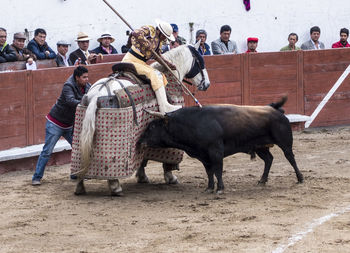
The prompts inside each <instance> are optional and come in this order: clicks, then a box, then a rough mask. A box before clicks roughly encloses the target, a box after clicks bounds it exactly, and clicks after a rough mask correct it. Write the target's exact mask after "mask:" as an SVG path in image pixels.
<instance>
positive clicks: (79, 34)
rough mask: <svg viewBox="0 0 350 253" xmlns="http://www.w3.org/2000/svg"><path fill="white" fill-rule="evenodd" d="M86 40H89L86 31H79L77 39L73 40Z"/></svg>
mask: <svg viewBox="0 0 350 253" xmlns="http://www.w3.org/2000/svg"><path fill="white" fill-rule="evenodd" d="M87 40H91V39H90V38H89V36H88V35H87V34H86V33H83V32H79V33H78V36H77V39H76V40H75V41H87Z"/></svg>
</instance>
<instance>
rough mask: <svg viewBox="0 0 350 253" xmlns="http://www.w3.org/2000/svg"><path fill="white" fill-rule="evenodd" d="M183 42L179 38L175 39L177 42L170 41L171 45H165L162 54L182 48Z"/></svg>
mask: <svg viewBox="0 0 350 253" xmlns="http://www.w3.org/2000/svg"><path fill="white" fill-rule="evenodd" d="M180 44H181V41H180V40H179V38H177V39H175V41H170V43H169V44H165V45H163V46H162V53H165V52H166V51H169V50H171V49H173V48H176V47H178V46H180Z"/></svg>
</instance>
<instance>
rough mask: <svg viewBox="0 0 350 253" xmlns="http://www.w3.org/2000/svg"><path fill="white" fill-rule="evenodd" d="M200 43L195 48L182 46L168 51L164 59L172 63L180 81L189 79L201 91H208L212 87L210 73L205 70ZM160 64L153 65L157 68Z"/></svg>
mask: <svg viewBox="0 0 350 253" xmlns="http://www.w3.org/2000/svg"><path fill="white" fill-rule="evenodd" d="M198 47H199V43H197V44H196V45H195V46H194V47H193V46H186V45H182V46H179V47H177V48H174V49H172V50H170V51H167V52H166V53H164V54H163V57H164V58H166V59H167V60H168V61H170V62H172V63H173V64H174V65H175V66H176V69H177V70H175V71H174V74H175V75H176V74H178V77H179V79H180V80H182V79H183V78H185V77H186V78H188V79H190V80H191V83H192V84H194V85H195V86H196V87H197V88H198V89H199V90H206V89H208V88H209V86H210V80H209V76H208V72H207V70H206V69H205V64H204V60H203V57H202V56H201V55H200V54H199V52H198ZM156 65H158V66H159V64H157V63H155V65H153V66H154V67H156V68H157V66H156Z"/></svg>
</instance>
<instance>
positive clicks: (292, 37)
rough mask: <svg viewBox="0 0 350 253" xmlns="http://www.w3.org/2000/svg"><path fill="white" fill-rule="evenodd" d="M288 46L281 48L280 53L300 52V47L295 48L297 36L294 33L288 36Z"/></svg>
mask: <svg viewBox="0 0 350 253" xmlns="http://www.w3.org/2000/svg"><path fill="white" fill-rule="evenodd" d="M288 42H289V44H288V45H287V46H285V47H282V48H281V50H280V51H294V50H301V48H300V47H297V46H296V45H295V44H296V43H297V42H298V35H297V34H296V33H290V34H289V35H288Z"/></svg>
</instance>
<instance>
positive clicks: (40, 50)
mask: <svg viewBox="0 0 350 253" xmlns="http://www.w3.org/2000/svg"><path fill="white" fill-rule="evenodd" d="M27 48H28V49H29V50H30V51H32V52H33V54H35V55H36V57H37V58H38V60H44V59H54V58H55V57H56V53H55V52H54V51H53V50H52V49H51V48H50V47H49V46H48V45H47V43H46V42H45V44H44V45H42V46H40V45H39V44H38V43H37V42H36V41H35V39H32V40H31V41H29V43H28V46H27ZM45 51H49V52H50V54H49V55H48V56H46V54H45Z"/></svg>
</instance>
